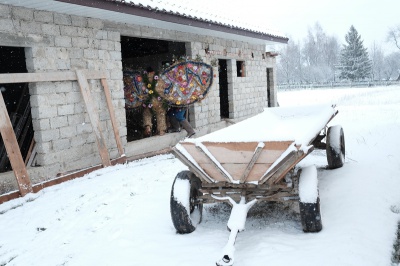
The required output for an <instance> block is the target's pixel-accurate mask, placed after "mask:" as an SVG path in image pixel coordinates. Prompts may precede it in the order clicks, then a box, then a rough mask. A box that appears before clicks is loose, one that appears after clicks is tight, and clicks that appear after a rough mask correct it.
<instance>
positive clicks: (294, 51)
mask: <svg viewBox="0 0 400 266" xmlns="http://www.w3.org/2000/svg"><path fill="white" fill-rule="evenodd" d="M279 54H280V56H279V57H278V64H277V66H278V82H279V83H286V84H290V83H295V82H299V81H300V80H301V78H302V62H301V53H300V44H298V43H295V42H294V41H293V40H292V39H290V38H289V42H288V44H287V45H286V46H285V47H283V48H282V49H281V50H280V51H279Z"/></svg>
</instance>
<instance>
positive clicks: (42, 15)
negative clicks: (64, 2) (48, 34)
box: [33, 10, 54, 23]
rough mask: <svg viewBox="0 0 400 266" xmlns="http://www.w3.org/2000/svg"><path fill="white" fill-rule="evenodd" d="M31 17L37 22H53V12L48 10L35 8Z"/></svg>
mask: <svg viewBox="0 0 400 266" xmlns="http://www.w3.org/2000/svg"><path fill="white" fill-rule="evenodd" d="M33 17H34V19H35V21H37V22H45V23H53V21H54V17H53V12H49V11H43V10H35V11H33Z"/></svg>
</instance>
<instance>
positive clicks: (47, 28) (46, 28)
mask: <svg viewBox="0 0 400 266" xmlns="http://www.w3.org/2000/svg"><path fill="white" fill-rule="evenodd" d="M41 27H42V32H43V34H47V35H54V36H58V35H60V26H58V25H54V24H42V25H41Z"/></svg>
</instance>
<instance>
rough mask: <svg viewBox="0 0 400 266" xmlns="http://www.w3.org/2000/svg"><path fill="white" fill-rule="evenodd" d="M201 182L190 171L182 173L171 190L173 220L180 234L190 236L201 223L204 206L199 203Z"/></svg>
mask: <svg viewBox="0 0 400 266" xmlns="http://www.w3.org/2000/svg"><path fill="white" fill-rule="evenodd" d="M200 187H201V181H200V179H199V178H197V177H196V176H195V175H194V174H193V173H192V172H190V171H182V172H180V173H178V174H177V175H176V177H175V180H174V183H173V184H172V190H171V200H170V208H171V218H172V223H173V224H174V226H175V229H176V230H177V232H178V233H180V234H188V233H191V232H193V231H194V230H195V229H196V226H197V225H198V224H199V223H200V222H201V217H202V214H203V204H201V203H199V202H198V197H199V196H200V195H201V192H200V191H199V189H200Z"/></svg>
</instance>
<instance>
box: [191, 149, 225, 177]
mask: <svg viewBox="0 0 400 266" xmlns="http://www.w3.org/2000/svg"><path fill="white" fill-rule="evenodd" d="M196 148H197V150H198V151H200V152H201V153H203V154H204V155H205V156H206V157H207V158H208V160H209V162H210V163H211V165H213V166H214V167H215V169H216V170H217V171H218V172H219V173H220V174H221V175H222V176H223V177H224V179H225V180H226V181H228V182H232V181H233V180H231V178H230V177H229V176H228V175H227V174H226V173H225V172H226V170H225V169H222V165H218V164H217V163H216V162H215V160H214V159H215V158H214V159H213V158H212V157H211V154H209V153H207V152H206V151H205V150H204V149H207V148H206V147H205V146H204V145H203V146H197V145H196Z"/></svg>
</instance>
